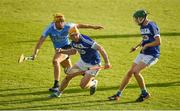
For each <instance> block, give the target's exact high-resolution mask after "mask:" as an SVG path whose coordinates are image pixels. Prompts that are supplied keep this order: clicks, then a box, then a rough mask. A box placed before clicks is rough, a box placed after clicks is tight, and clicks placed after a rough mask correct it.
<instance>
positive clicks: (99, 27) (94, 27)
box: [93, 25, 104, 29]
mask: <svg viewBox="0 0 180 111" xmlns="http://www.w3.org/2000/svg"><path fill="white" fill-rule="evenodd" d="M93 29H104V27H103V26H100V25H95V26H93Z"/></svg>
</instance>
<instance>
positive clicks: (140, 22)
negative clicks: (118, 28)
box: [138, 17, 146, 26]
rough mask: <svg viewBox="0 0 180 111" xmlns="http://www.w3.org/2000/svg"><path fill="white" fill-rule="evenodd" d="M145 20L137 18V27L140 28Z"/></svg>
mask: <svg viewBox="0 0 180 111" xmlns="http://www.w3.org/2000/svg"><path fill="white" fill-rule="evenodd" d="M145 20H146V17H144V18H142V19H140V18H138V22H139V25H140V26H142V25H143V23H144V21H145Z"/></svg>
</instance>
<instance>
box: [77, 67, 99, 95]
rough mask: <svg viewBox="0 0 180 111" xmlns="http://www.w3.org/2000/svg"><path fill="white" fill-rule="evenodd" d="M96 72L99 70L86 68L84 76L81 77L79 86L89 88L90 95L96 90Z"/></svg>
mask: <svg viewBox="0 0 180 111" xmlns="http://www.w3.org/2000/svg"><path fill="white" fill-rule="evenodd" d="M91 67H92V66H91ZM98 72H99V70H88V71H86V72H85V76H84V77H83V78H82V79H81V83H80V86H81V88H82V89H85V88H90V95H93V94H95V92H96V89H97V84H98V80H95V76H97V74H98Z"/></svg>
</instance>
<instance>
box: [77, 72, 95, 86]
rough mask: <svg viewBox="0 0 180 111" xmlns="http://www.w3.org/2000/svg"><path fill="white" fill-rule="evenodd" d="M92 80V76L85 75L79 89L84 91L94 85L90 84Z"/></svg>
mask: <svg viewBox="0 0 180 111" xmlns="http://www.w3.org/2000/svg"><path fill="white" fill-rule="evenodd" d="M93 79H94V76H93V75H90V74H85V75H84V77H83V78H82V79H81V83H80V87H81V88H82V89H86V88H89V87H91V86H93V85H94V84H92V80H93Z"/></svg>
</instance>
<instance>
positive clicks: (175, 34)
mask: <svg viewBox="0 0 180 111" xmlns="http://www.w3.org/2000/svg"><path fill="white" fill-rule="evenodd" d="M140 36H141V35H140V34H120V35H97V36H90V37H91V38H95V39H112V38H133V37H140ZM161 36H162V37H163V36H180V33H179V32H167V33H161ZM37 41H38V40H29V41H16V43H31V42H37ZM46 41H50V39H48V40H46Z"/></svg>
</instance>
